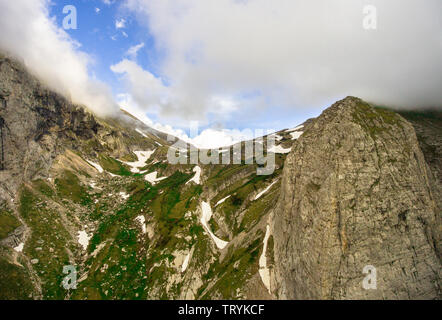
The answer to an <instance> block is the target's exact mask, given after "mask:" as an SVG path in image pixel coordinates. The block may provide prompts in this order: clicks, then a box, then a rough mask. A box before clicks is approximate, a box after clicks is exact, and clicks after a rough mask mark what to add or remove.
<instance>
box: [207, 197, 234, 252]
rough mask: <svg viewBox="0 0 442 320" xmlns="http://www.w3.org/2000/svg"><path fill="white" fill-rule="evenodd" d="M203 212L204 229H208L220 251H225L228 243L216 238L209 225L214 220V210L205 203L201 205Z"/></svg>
mask: <svg viewBox="0 0 442 320" xmlns="http://www.w3.org/2000/svg"><path fill="white" fill-rule="evenodd" d="M201 210H202V216H201V224H202V225H203V227H204V229H206V231H207V233H208V234H209V235H210V237H211V238H212V239H213V241H214V242H215V244H216V246H217V247H218V249H224V248H225V247H226V246H227V244H228V242H227V241H224V240H221V239H220V238H218V237H217V236H215V235H214V234H213V232H212V230H210V228H209V226H208V224H207V223H208V222H209V221H210V219H211V218H212V208H211V207H210V204H209V203H208V202H205V201H203V202H202V203H201Z"/></svg>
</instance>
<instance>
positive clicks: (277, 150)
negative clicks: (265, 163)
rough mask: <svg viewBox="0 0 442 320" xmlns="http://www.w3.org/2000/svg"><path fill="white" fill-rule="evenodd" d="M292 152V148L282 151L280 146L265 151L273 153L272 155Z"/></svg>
mask: <svg viewBox="0 0 442 320" xmlns="http://www.w3.org/2000/svg"><path fill="white" fill-rule="evenodd" d="M290 151H292V148H288V149H284V148H283V147H282V146H281V145H277V146H272V147H271V148H269V149H268V150H267V152H273V153H289V152H290Z"/></svg>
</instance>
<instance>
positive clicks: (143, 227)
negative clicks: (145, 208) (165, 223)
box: [135, 216, 147, 234]
mask: <svg viewBox="0 0 442 320" xmlns="http://www.w3.org/2000/svg"><path fill="white" fill-rule="evenodd" d="M135 220H137V221H138V222H139V223H140V224H141V231H143V233H144V234H145V233H146V232H147V229H146V218H144V216H138V217H136V218H135Z"/></svg>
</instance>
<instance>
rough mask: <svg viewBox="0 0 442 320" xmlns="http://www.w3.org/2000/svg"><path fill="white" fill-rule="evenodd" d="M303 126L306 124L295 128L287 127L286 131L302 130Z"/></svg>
mask: <svg viewBox="0 0 442 320" xmlns="http://www.w3.org/2000/svg"><path fill="white" fill-rule="evenodd" d="M302 128H304V125H300V126H298V127H296V128H294V129H287V130H286V132H293V131H299V130H301V129H302Z"/></svg>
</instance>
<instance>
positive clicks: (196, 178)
mask: <svg viewBox="0 0 442 320" xmlns="http://www.w3.org/2000/svg"><path fill="white" fill-rule="evenodd" d="M193 172H195V176H194V177H193V178H192V179H190V180H189V181H187V182H186V184H188V183H190V182H192V181H193V182H195V183H196V184H201V168H200V167H199V166H196V167H195V168H193Z"/></svg>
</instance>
